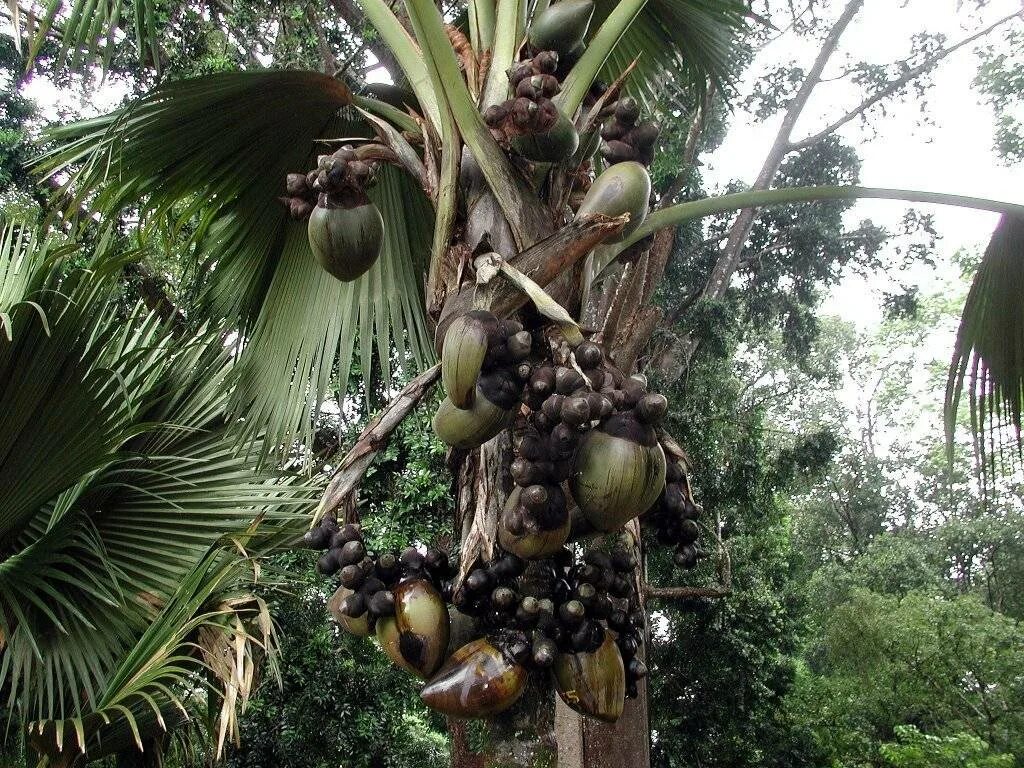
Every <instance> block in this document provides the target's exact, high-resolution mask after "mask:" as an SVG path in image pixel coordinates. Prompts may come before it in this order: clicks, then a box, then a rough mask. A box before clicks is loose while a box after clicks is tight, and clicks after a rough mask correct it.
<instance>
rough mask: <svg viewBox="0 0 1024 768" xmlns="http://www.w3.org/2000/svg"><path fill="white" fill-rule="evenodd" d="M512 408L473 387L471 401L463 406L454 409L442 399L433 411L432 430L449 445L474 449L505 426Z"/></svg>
mask: <svg viewBox="0 0 1024 768" xmlns="http://www.w3.org/2000/svg"><path fill="white" fill-rule="evenodd" d="M513 415H514V411H512V410H506V409H504V408H500V407H499V406H497V405H495V404H494V403H492V402H491V401H490V400H488V399H487V396H486V395H485V394H484V393H483V392H482V391H481V390H480V388H479V387H477V388H476V394H475V395H474V396H473V403H472V405H471V406H470V407H469V408H467V409H461V408H457V407H456V406H455V404H454V403H452V401H451V399H450V398H447V397H446V398H445V399H444V400H443V401H442V402H441V405H440V406H438V409H437V413H435V414H434V421H433V425H434V432H435V433H436V434H437V436H438V437H439V438H440V439H441V440H442V441H443V442H445V443H447V444H448V445H450V446H452V447H453V448H464V449H469V448H476V447H477V446H479V445H483V444H484V443H486V442H487V441H488V440H490V439H491V438H492V437H494V436H495V435H496V434H498V433H499V432H501V430H503V429H504V428H505V427H507V426H508V424H509V422H510V421H511V420H512V417H513Z"/></svg>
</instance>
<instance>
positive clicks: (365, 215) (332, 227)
mask: <svg viewBox="0 0 1024 768" xmlns="http://www.w3.org/2000/svg"><path fill="white" fill-rule="evenodd" d="M308 233H309V247H310V248H311V249H312V250H313V255H314V256H315V257H316V260H317V261H318V262H320V266H321V267H323V268H324V269H325V270H326V271H327V272H329V273H330V274H331V275H333V276H334V277H336V278H338V279H339V280H341V281H342V282H349V281H351V280H355V279H356V278H357V277H359V276H360V275H362V274H364V273H365V272H366V271H367V270H369V269H370V267H372V266H373V263H374V262H375V261H376V260H377V257H378V256H379V255H380V249H381V243H382V242H383V240H384V219H383V218H381V215H380V210H378V208H377V206H376V205H374V204H373V203H366V204H364V205H357V206H355V207H352V208H344V207H341V206H335V205H332V204H330V203H329V202H325V201H324V200H323V199H321V202H320V203H318V204H317V206H316V207H315V208H314V209H313V213H312V214H311V215H310V217H309V225H308Z"/></svg>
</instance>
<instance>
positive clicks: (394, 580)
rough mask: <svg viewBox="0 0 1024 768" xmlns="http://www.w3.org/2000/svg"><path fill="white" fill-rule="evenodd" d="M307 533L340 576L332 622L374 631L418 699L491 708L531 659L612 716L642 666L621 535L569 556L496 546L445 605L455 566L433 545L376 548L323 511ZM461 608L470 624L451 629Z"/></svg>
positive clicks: (511, 694)
mask: <svg viewBox="0 0 1024 768" xmlns="http://www.w3.org/2000/svg"><path fill="white" fill-rule="evenodd" d="M306 543H307V544H308V545H309V546H311V547H314V548H322V547H326V548H327V550H326V552H324V554H323V555H321V557H320V559H319V562H318V568H319V570H320V571H321V573H323V574H325V575H332V576H335V577H336V578H337V580H338V582H340V585H339V586H338V588H337V590H336V591H335V593H334V594H333V596H332V597H331V599H330V600H329V602H328V608H329V610H330V612H331V614H332V615H333V616H334V618H335V619H336V621H337V622H338V624H339V625H340V626H341V627H342V628H343V629H344V630H346V631H347V632H349V633H351V634H353V635H357V636H359V637H368V636H371V635H373V636H375V637H376V639H377V641H378V643H379V645H380V647H381V649H382V650H383V651H384V653H385V654H387V655H388V657H389V658H391V660H392V661H394V662H395V663H396V664H397V665H399V666H400V667H402V668H404V669H406V670H408V671H409V672H411V673H413V674H415V675H417V676H419V677H421V678H423V679H424V680H427V684H426V685H425V686H424V688H423V690H422V693H421V695H422V698H423V700H424V701H425V702H426V703H427V704H428V705H430V706H432V707H434V708H435V709H438V710H439V711H441V712H444V713H445V714H447V715H450V716H453V717H461V718H474V717H487V716H490V715H493V714H496V713H498V712H501V711H503V710H504V709H507V708H508V707H510V706H512V705H513V704H514V703H515V701H516V700H517V699H518V698H519V696H520V695H521V694H522V692H523V690H524V689H525V685H526V679H527V676H528V674H529V672H530V671H534V672H538V673H543V674H547V671H548V670H550V671H551V672H552V673H553V677H554V684H555V689H556V690H557V691H558V692H559V695H560V696H561V697H562V698H563V700H564V701H565V702H566V704H568V705H569V706H570V707H572V708H573V709H576V710H577V711H579V712H581V713H582V714H584V715H587V716H590V717H595V718H598V719H601V720H604V721H608V722H614V721H615V720H616V719H618V717H619V716H620V715H621V713H622V709H623V705H624V700H625V698H626V697H630V696H635V695H636V692H637V691H636V685H637V682H638V681H639V680H640V679H641V678H643V677H644V676H645V675H646V673H647V670H646V667H645V665H644V663H643V661H641V659H640V658H639V656H638V652H639V650H640V648H641V647H642V644H643V631H644V622H645V616H644V613H643V610H642V609H641V606H640V602H639V600H638V597H637V594H636V591H635V586H634V581H633V578H632V576H633V571H634V569H635V566H636V560H635V558H634V556H633V555H632V554H631V552H630V551H629V550H628V549H626V548H625V547H617V548H615V549H613V550H612V551H611V552H610V553H607V552H604V551H602V550H599V549H591V550H590V551H588V552H587V553H586V555H585V556H584V558H583V561H582V562H579V563H577V562H576V561H575V559H574V556H573V554H572V552H571V551H570V550H568V549H564V548H560V549H559V550H558V551H557V553H555V554H554V555H553V556H552V557H550V558H547V559H544V560H540V561H532V562H530V561H526V560H523V559H521V558H519V557H517V556H516V555H514V554H512V553H501V554H499V555H498V556H497V557H495V559H494V560H493V561H491V562H490V563H487V564H485V565H480V566H479V567H476V568H474V569H472V570H470V571H469V573H468V575H467V576H466V578H465V580H464V581H463V584H462V587H461V588H460V589H459V591H458V593H457V594H456V595H455V596H454V598H452V599H453V607H452V609H451V610H450V609H449V608H448V606H447V604H446V599H445V596H447V595H449V594H450V590H451V585H452V579H453V578H454V576H455V573H456V569H455V568H454V566H453V564H452V563H451V562H450V561H449V559H448V557H447V555H446V554H445V553H444V552H442V551H440V550H436V549H428V550H426V552H425V553H421V552H420V551H419V550H418V549H416V548H415V547H409V548H408V549H406V550H405V551H404V552H402V553H401V554H400V555H398V554H396V553H392V552H384V553H381V554H379V555H378V554H375V553H373V552H372V551H368V550H367V548H366V544H365V542H364V540H363V537H362V532H361V530H360V527H359V525H358V524H347V525H344V526H341V527H339V526H338V525H337V523H335V522H334V521H333V520H330V519H328V520H326V521H324V522H323V523H321V524H320V525H319V526H318V527H316V528H314V529H313V530H311V531H309V533H307V534H306ZM466 620H468V621H469V622H470V624H471V626H470V627H469V628H468V630H466V629H465V628H464V629H463V631H462V632H458V631H453V626H457V625H459V624H461V623H464V621H466Z"/></svg>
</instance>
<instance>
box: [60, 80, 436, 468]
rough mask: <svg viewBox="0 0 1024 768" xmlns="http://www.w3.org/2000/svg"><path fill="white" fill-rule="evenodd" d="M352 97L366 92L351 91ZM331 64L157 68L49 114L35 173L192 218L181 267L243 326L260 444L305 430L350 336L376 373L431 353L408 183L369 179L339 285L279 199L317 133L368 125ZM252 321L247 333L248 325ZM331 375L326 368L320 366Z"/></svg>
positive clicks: (87, 193)
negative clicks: (355, 269) (85, 116)
mask: <svg viewBox="0 0 1024 768" xmlns="http://www.w3.org/2000/svg"><path fill="white" fill-rule="evenodd" d="M360 98H361V101H360V103H361V104H365V103H366V102H367V97H360ZM351 102H352V95H351V93H350V92H349V90H348V88H347V87H346V86H345V85H344V84H343V83H341V82H340V81H338V80H335V79H333V78H329V77H326V76H324V75H320V74H317V73H313V72H294V71H288V72H233V73H221V74H217V75H211V76H207V77H201V78H197V79H194V80H187V81H182V82H177V83H172V84H169V85H167V86H164V87H162V88H159V89H157V90H156V91H155V92H154V93H153V94H151V95H149V96H147V97H145V98H143V99H141V100H139V101H137V102H135V103H134V104H132V105H130V106H129V107H127V108H125V109H124V110H121V111H119V112H116V113H114V114H112V115H108V116H105V117H102V118H99V119H96V120H92V121H86V122H83V123H78V124H75V125H72V126H69V127H65V128H60V129H57V130H55V131H54V132H53V134H52V137H51V138H52V139H53V140H54V141H55V142H57V144H58V148H57V149H55V150H53V151H51V152H50V153H48V154H47V155H45V156H44V157H43V158H42V159H41V161H40V170H41V171H42V172H43V173H44V174H54V173H57V172H60V171H62V170H64V169H72V170H73V173H72V174H71V176H70V178H69V180H68V182H67V184H66V189H67V190H68V192H69V193H70V194H71V200H72V201H73V204H74V205H76V206H77V205H80V204H83V203H84V202H86V201H88V203H89V205H90V206H91V207H92V208H93V209H94V210H97V211H102V212H104V213H107V214H113V213H116V212H119V211H122V210H125V209H127V208H132V207H134V206H138V205H141V206H142V210H141V212H140V213H141V214H142V216H143V219H144V220H145V221H146V222H162V221H164V220H165V219H167V218H170V219H171V220H173V221H174V222H176V224H177V226H178V227H179V234H180V233H182V232H184V231H186V230H187V229H188V228H191V227H194V230H195V232H194V235H192V238H191V239H192V241H193V242H194V244H195V253H194V256H193V258H192V262H191V263H192V268H193V269H194V270H195V274H196V275H197V280H198V282H199V283H200V284H201V288H200V297H201V300H202V302H203V303H204V305H205V308H206V310H207V314H209V315H211V316H213V317H217V318H225V319H226V320H227V322H229V323H232V324H237V325H238V327H239V328H240V330H241V333H242V334H243V336H244V337H245V338H246V340H247V344H246V345H245V351H244V353H243V355H242V358H243V364H242V366H241V368H240V370H239V376H240V379H239V381H240V386H239V389H238V393H237V396H236V398H235V399H234V401H233V402H234V403H235V405H236V406H237V408H238V411H237V412H238V414H239V415H240V416H244V417H245V424H246V431H245V433H244V435H245V437H251V436H252V435H253V434H255V433H259V432H264V431H265V432H266V433H267V434H268V436H269V440H268V441H267V443H266V445H267V446H268V447H269V448H278V447H283V448H284V449H287V448H289V447H290V445H291V442H292V440H293V439H294V438H295V437H302V438H304V439H306V440H309V439H310V437H311V435H312V420H311V418H310V415H311V412H314V411H315V410H316V409H317V407H318V405H319V403H320V402H321V401H322V400H323V399H324V396H325V394H326V393H327V392H328V391H330V389H331V388H332V386H331V385H332V382H331V377H332V373H333V372H334V371H335V370H337V371H339V372H340V373H341V375H342V378H343V380H342V381H341V386H342V389H343V388H344V384H345V381H344V378H345V377H346V376H347V373H348V369H349V364H350V363H351V361H352V360H353V354H354V351H355V345H356V343H357V339H358V340H359V344H360V348H359V351H360V355H359V360H360V364H361V365H362V367H363V369H364V370H368V369H369V368H370V366H371V364H372V352H373V346H372V337H373V335H374V331H376V335H377V338H378V355H377V356H378V359H379V360H380V363H381V365H382V366H383V368H384V370H383V373H384V374H385V380H387V375H388V374H389V373H390V358H391V353H390V351H389V348H388V345H389V344H391V343H393V344H394V345H395V346H396V347H397V353H398V355H399V358H400V359H405V358H406V357H411V358H412V359H414V360H416V361H417V362H419V361H422V360H427V359H429V358H430V356H431V355H432V348H431V344H430V339H429V335H428V333H427V331H426V317H425V311H424V306H423V299H422V296H423V288H422V286H423V275H424V274H425V272H426V258H427V253H426V251H425V250H423V249H419V248H418V244H419V243H429V237H425V236H424V233H429V232H431V231H432V228H433V214H432V212H431V209H430V206H429V203H428V202H427V200H426V197H425V196H424V195H423V193H422V192H421V191H420V190H419V189H418V187H416V186H415V183H414V182H413V181H412V180H411V179H409V178H408V176H406V175H404V174H399V173H396V172H392V171H391V170H390V169H385V171H384V173H383V174H381V177H382V181H381V182H380V184H379V185H378V187H377V188H375V189H374V190H372V191H371V197H374V198H375V199H377V200H379V201H380V202H381V206H380V207H381V210H382V212H383V214H384V216H385V223H386V225H387V226H386V228H387V232H388V235H387V238H386V240H385V246H384V250H383V253H382V255H381V258H380V259H379V261H378V263H377V265H376V266H375V267H374V268H373V269H372V270H371V271H370V272H369V273H368V274H367V275H365V276H363V277H362V278H360V279H358V280H356V281H355V282H353V283H351V284H348V285H341V284H339V283H336V282H335V281H334V280H333V279H332V278H330V277H327V276H325V275H324V274H323V273H322V271H321V270H320V269H319V268H318V267H316V265H315V262H314V260H313V258H312V255H311V253H310V250H309V245H308V243H307V241H306V235H305V229H304V227H302V226H300V225H297V224H294V223H292V222H290V221H289V220H288V218H287V216H286V212H285V210H284V208H283V207H282V206H281V205H280V203H278V201H277V197H278V195H280V194H282V193H283V184H284V178H285V175H286V174H287V173H289V172H295V171H302V170H306V169H308V168H310V167H312V166H313V165H315V163H316V154H317V151H318V150H317V148H318V147H321V146H324V145H322V144H318V143H317V141H318V140H320V139H332V138H337V137H339V136H353V135H357V136H358V135H370V130H369V126H368V125H367V124H366V123H365V122H364V121H363V120H362V118H360V117H359V116H358V114H357V113H356V112H355V110H344V116H343V117H341V118H339V116H338V114H339V110H343V108H345V107H347V106H348V105H350V104H351ZM250 336H251V338H250ZM335 383H337V382H335Z"/></svg>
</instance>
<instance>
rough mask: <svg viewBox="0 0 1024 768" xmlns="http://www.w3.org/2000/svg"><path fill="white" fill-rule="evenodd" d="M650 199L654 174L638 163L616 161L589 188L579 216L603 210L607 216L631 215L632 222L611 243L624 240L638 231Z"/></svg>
mask: <svg viewBox="0 0 1024 768" xmlns="http://www.w3.org/2000/svg"><path fill="white" fill-rule="evenodd" d="M650 198H651V177H650V175H649V174H648V173H647V169H646V168H644V167H643V166H642V165H640V163H637V162H633V161H630V162H625V163H616V164H615V165H613V166H612V167H610V168H609V169H608V170H606V171H605V172H604V173H602V174H601V175H600V176H598V177H597V178H596V179H594V183H593V184H591V185H590V189H589V190H587V194H586V196H585V197H584V198H583V202H582V203H580V207H579V210H578V211H576V216H577V217H580V216H585V215H587V214H593V213H603V214H605V215H606V216H621V215H622V214H624V213H628V214H629V223H628V224H626V226H625V227H624V228H623V230H622V231H621V232H620V233H619V234H618V235H615V236H614V237H610V238H608V242H610V243H616V242H620V241H622V240H625V239H626V238H627V237H629V236H630V235H631V234H633V232H635V231H636V229H637V227H639V226H640V225H641V224H642V223H643V221H644V219H646V218H647V211H648V208H649V206H650Z"/></svg>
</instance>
